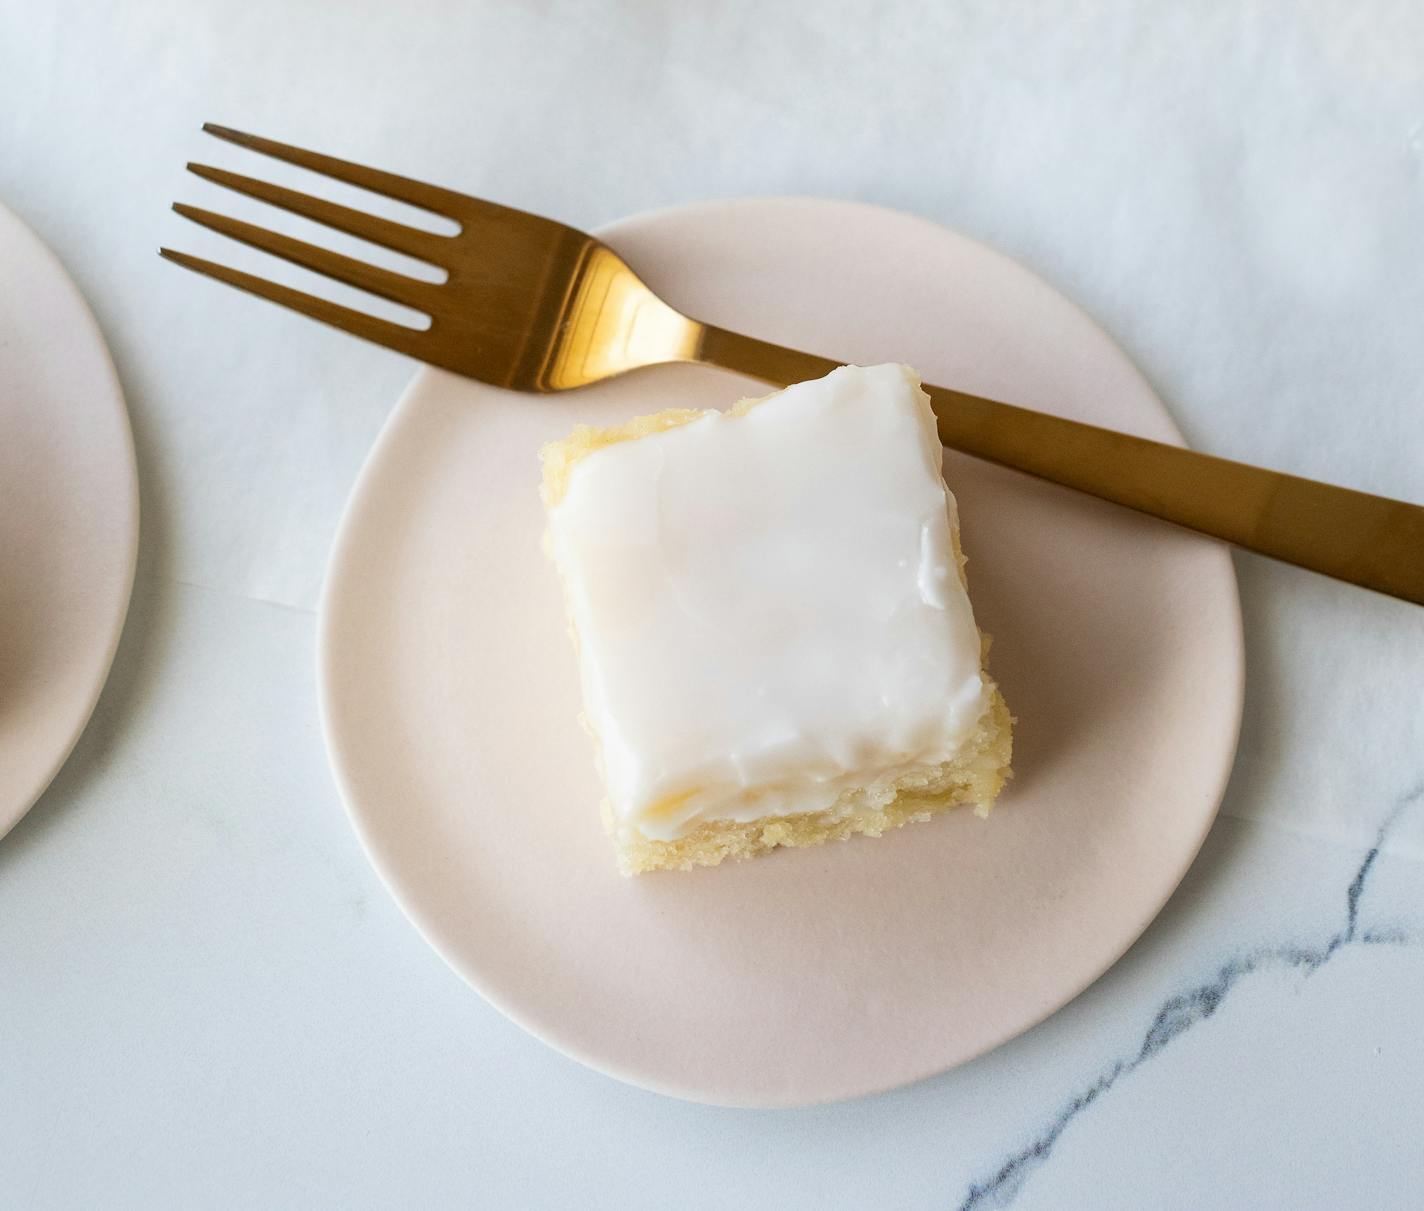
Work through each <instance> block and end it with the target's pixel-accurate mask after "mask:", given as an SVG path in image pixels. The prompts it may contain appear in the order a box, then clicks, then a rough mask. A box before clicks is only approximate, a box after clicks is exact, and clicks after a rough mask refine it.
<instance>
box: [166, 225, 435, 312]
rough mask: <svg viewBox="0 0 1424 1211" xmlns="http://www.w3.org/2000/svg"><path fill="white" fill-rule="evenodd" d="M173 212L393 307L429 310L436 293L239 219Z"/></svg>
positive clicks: (418, 283)
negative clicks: (379, 298)
mask: <svg viewBox="0 0 1424 1211" xmlns="http://www.w3.org/2000/svg"><path fill="white" fill-rule="evenodd" d="M173 209H174V210H176V211H177V212H178V213H179V214H181V215H182V216H183V217H184V218H185V219H191V220H192V221H193V222H194V223H197V224H199V225H200V226H203V227H208V228H211V229H212V230H213V231H216V232H218V233H220V234H221V235H225V236H229V237H231V238H232V239H234V240H241V241H242V243H244V244H250V245H251V246H252V247H253V248H260V249H261V250H262V251H263V252H270V253H271V254H272V255H273V256H278V257H281V258H282V259H283V260H284V261H291V262H292V264H294V265H300V266H302V268H303V269H311V270H314V271H315V272H317V273H321V274H325V275H326V276H327V277H329V278H335V279H336V280H337V281H338V282H345V283H346V284H347V285H348V286H355V287H356V288H357V289H358V290H365V291H367V292H369V293H370V294H376V295H379V296H380V297H381V298H383V299H390V300H391V301H392V302H395V303H404V304H405V305H406V306H407V307H419V308H423V309H425V310H429V309H430V306H431V304H432V303H433V302H434V297H433V296H434V293H435V292H436V291H437V290H438V289H439V287H438V286H436V285H434V284H433V283H431V282H421V281H417V280H416V279H415V278H408V277H406V276H405V274H403V273H392V272H391V271H390V270H389V269H381V268H379V267H377V266H375V265H368V264H367V263H366V262H365V261H358V260H356V259H355V258H354V257H349V256H343V255H342V254H341V253H339V252H332V251H331V250H330V249H327V248H320V247H318V246H317V245H316V244H308V243H307V242H306V241H305V240H294V239H293V238H292V237H291V236H287V235H280V234H278V233H277V232H275V231H268V230H267V229H266V228H265V227H257V226H254V225H253V224H251V223H244V222H243V221H242V220H241V219H231V218H228V217H227V215H222V214H216V213H214V212H213V211H211V210H204V209H202V208H201V207H199V206H189V205H187V204H186V203H183V202H174V203H173Z"/></svg>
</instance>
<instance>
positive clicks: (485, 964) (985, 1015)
mask: <svg viewBox="0 0 1424 1211" xmlns="http://www.w3.org/2000/svg"><path fill="white" fill-rule="evenodd" d="M605 234H606V237H607V239H608V241H609V243H610V244H612V245H613V246H614V247H615V248H616V249H618V250H619V251H620V252H622V253H623V254H624V255H625V256H626V257H627V258H628V260H629V262H630V263H631V264H632V265H633V267H634V268H635V269H636V270H638V271H639V272H640V273H641V274H642V275H643V276H644V277H645V278H646V280H647V281H648V282H649V283H650V284H651V285H652V287H653V288H654V289H655V290H657V291H658V292H659V293H661V294H663V295H664V296H665V297H666V298H668V299H669V300H671V301H672V302H673V303H675V304H676V305H677V306H679V307H682V308H685V309H686V310H687V311H689V312H690V313H691V314H693V315H696V316H699V317H702V318H705V319H708V320H711V321H713V322H716V323H718V324H723V325H728V326H730V327H733V328H737V329H741V330H743V331H745V332H750V333H755V334H757V335H759V336H762V337H766V338H769V339H771V340H774V341H780V342H784V343H786V344H789V345H793V346H798V347H802V348H805V349H810V350H814V351H816V352H819V353H824V354H828V355H831V356H834V357H838V358H840V359H843V360H846V361H855V362H862V363H864V362H878V361H887V360H900V361H905V362H908V363H910V364H911V365H913V366H915V367H916V368H918V369H919V370H920V371H921V372H922V374H923V375H924V377H925V378H926V379H928V380H932V381H935V382H939V383H945V384H948V385H951V386H955V387H960V388H964V389H967V390H969V391H972V392H977V393H980V394H984V395H990V396H996V397H999V398H1002V399H1007V400H1012V401H1015V402H1017V403H1022V404H1027V405H1029V406H1031V407H1036V408H1042V409H1045V410H1047V411H1052V412H1061V413H1063V414H1064V415H1068V416H1073V417H1078V418H1081V419H1083V420H1088V421H1092V422H1094V423H1098V424H1103V425H1110V426H1114V427H1117V428H1121V429H1127V430H1131V431H1134V432H1137V433H1141V434H1144V435H1146V436H1149V437H1153V438H1157V439H1159V440H1165V441H1173V442H1178V441H1180V440H1181V439H1180V435H1179V434H1178V432H1177V430H1176V428H1175V427H1174V426H1173V424H1172V422H1171V420H1170V419H1169V418H1168V416H1167V413H1166V411H1165V410H1164V409H1163V407H1162V404H1161V403H1160V402H1159V401H1158V399H1157V398H1156V396H1155V395H1154V394H1153V392H1152V390H1151V388H1150V387H1149V386H1148V384H1147V383H1146V382H1145V381H1144V379H1143V378H1142V376H1141V375H1140V374H1139V373H1138V372H1137V371H1136V370H1135V369H1134V368H1133V366H1132V365H1131V363H1130V362H1129V361H1128V360H1127V358H1126V357H1125V356H1124V355H1123V354H1122V352H1121V351H1120V350H1118V348H1117V347H1116V346H1115V345H1114V344H1113V343H1112V341H1111V340H1109V339H1108V337H1107V336H1106V335H1104V333H1103V332H1102V331H1101V330H1100V329H1099V328H1097V327H1096V326H1095V325H1094V324H1093V322H1092V321H1091V320H1090V319H1089V318H1088V317H1087V316H1086V315H1084V314H1083V313H1082V312H1081V311H1080V310H1078V308H1076V307H1075V306H1073V305H1072V304H1071V303H1069V302H1067V301H1066V300H1064V299H1063V298H1062V297H1061V296H1060V295H1058V294H1057V293H1055V292H1054V291H1053V290H1052V289H1051V288H1049V287H1048V286H1047V285H1045V284H1044V283H1043V282H1042V281H1041V280H1039V279H1038V278H1037V277H1035V276H1034V275H1032V274H1031V273H1029V272H1028V271H1026V270H1025V269H1023V268H1021V267H1020V266H1018V265H1016V264H1014V263H1013V262H1011V261H1009V260H1007V259H1005V258H1004V257H1002V256H1000V255H998V254H996V253H994V252H991V251H990V250H988V249H986V248H984V247H983V246H981V245H979V244H977V243H974V242H973V241H971V240H968V239H965V238H963V237H962V236H958V235H955V234H953V233H952V232H949V231H946V230H944V229H942V228H940V227H937V226H934V225H932V224H930V223H927V222H924V221H922V220H919V219H915V218H910V217H907V216H905V215H902V214H896V213H893V212H890V211H886V210H880V209H874V208H870V207H866V206H859V205H853V204H848V203H844V202H828V201H812V200H786V199H778V200H761V201H738V202H715V203H707V204H703V205H696V206H688V207H683V208H679V209H676V210H670V211H664V212H660V213H657V214H651V215H645V216H640V217H638V218H634V219H629V220H627V221H625V222H622V223H618V224H616V225H614V226H613V227H611V228H609V229H608V230H607V232H606V233H605ZM832 253H834V255H832ZM763 391H764V388H762V387H760V386H758V385H757V384H753V383H750V382H747V381H745V380H740V379H736V378H733V377H730V376H728V375H725V374H721V373H718V372H714V371H711V370H706V369H697V368H683V367H677V368H666V369H660V370H656V371H647V372H642V373H638V374H635V375H632V376H630V377H628V378H626V379H623V380H621V381H617V382H612V383H608V384H605V385H603V386H600V387H598V388H595V389H591V390H587V391H584V392H580V393H573V394H566V395H562V396H557V397H543V398H536V397H532V396H522V395H513V394H508V393H505V392H501V391H496V390H492V389H490V388H487V387H483V386H480V385H478V384H476V383H472V382H467V381H464V380H462V379H459V378H456V377H454V376H452V375H449V374H445V373H441V372H438V371H432V370H422V371H421V372H420V373H419V374H418V375H417V376H416V378H415V380H414V382H413V383H412V384H411V386H410V389H409V390H408V391H407V393H406V395H405V397H404V398H403V399H402V400H401V402H400V405H399V407H398V408H397V410H396V412H395V414H394V416H393V417H392V418H391V420H390V422H389V424H388V425H387V427H386V430H385V432H384V433H383V435H382V437H381V439H380V441H379V444H378V445H377V447H376V449H375V451H374V452H373V454H372V455H371V458H370V461H369V463H368V465H367V467H366V469H365V471H364V472H363V474H362V476H361V479H360V482H359V484H358V486H357V489H356V492H355V495H354V497H353V498H352V501H351V504H350V507H349V510H348V512H347V516H346V519H345V521H344V523H343V526H342V529H341V533H340V537H339V540H338V542H337V546H336V550H335V554H334V556H333V559H332V563H331V569H330V575H329V579H328V583H327V590H326V596H325V600H324V602H323V607H322V618H321V621H322V628H321V642H320V682H321V696H322V705H323V714H324V722H325V728H326V736H327V742H328V745H329V747H330V752H331V759H332V763H333V766H334V769H335V772H336V776H337V780H338V782H339V784H340V787H341V791H342V794H343V796H344V798H345V800H346V803H347V805H348V807H349V809H350V812H351V817H352V819H353V821H354V823H355V825H356V828H357V831H358V832H359V834H360V836H361V839H362V841H363V842H364V844H365V846H366V849H367V852H368V853H369V854H370V857H371V860H372V862H373V863H374V864H375V866H376V868H377V869H378V870H379V871H380V873H381V875H382V877H383V878H384V879H385V881H386V883H387V885H388V886H389V887H390V889H391V891H392V892H393V894H394V895H395V896H396V898H397V899H398V900H399V901H400V903H401V905H402V906H403V907H404V909H405V911H406V912H407V913H408V914H409V916H410V917H411V919H412V920H413V921H414V922H415V924H416V925H417V927H418V928H419V929H420V930H421V932H422V933H423V934H424V935H425V937H426V938H428V939H429V941H430V942H431V944H432V945H434V946H435V947H436V948H437V949H438V950H439V951H440V953H441V954H442V955H444V956H445V958H446V959H447V960H448V961H449V962H450V963H451V964H452V965H453V966H454V967H455V968H456V970H458V971H459V972H460V973H461V974H462V975H464V976H465V977H466V978H467V979H468V980H469V981H470V983H472V984H473V985H474V986H475V987H476V988H478V989H479V990H480V991H481V992H482V993H483V994H484V995H485V996H486V997H488V998H489V1000H490V1001H492V1002H493V1003H494V1004H495V1005H497V1006H499V1007H500V1008H501V1009H502V1010H503V1011H504V1012H506V1013H507V1014H508V1015H509V1016H510V1017H512V1018H514V1019H515V1020H516V1021H517V1022H519V1023H520V1024H522V1025H523V1026H524V1027H526V1028H527V1029H528V1030H530V1031H532V1032H533V1033H535V1034H536V1035H538V1036H539V1037H540V1038H542V1039H544V1040H546V1041H547V1042H549V1043H550V1044H552V1045H553V1046H555V1047H557V1048H559V1049H560V1050H562V1051H564V1052H566V1053H567V1054H569V1055H571V1056H574V1057H576V1058H577V1059H579V1060H582V1061H584V1062H585V1063H588V1064H591V1065H593V1066H594V1067H596V1068H599V1069H602V1070H603V1071H605V1072H608V1073H611V1074H613V1075H615V1076H617V1077H620V1078H622V1079H624V1080H627V1081H632V1082H635V1083H637V1084H639V1085H644V1086H646V1087H648V1088H651V1089H656V1090H661V1091H664V1092H666V1093H670V1094H675V1095H677V1096H681V1097H686V1098H692V1099H697V1100H702V1101H709V1102H720V1103H731V1104H737V1105H749V1106H750V1105H755V1106H786V1105H795V1104H800V1103H809V1102H818V1101H824V1100H829V1099H837V1098H846V1097H852V1096H855V1095H858V1094H865V1093H870V1092H872V1091H875V1090H882V1089H886V1088H889V1087H891V1086H895V1085H898V1084H901V1083H903V1082H907V1081H913V1080H915V1079H917V1078H920V1077H925V1076H928V1075H930V1074H932V1073H936V1072H940V1071H942V1070H944V1069H946V1068H949V1067H951V1066H952V1065H955V1064H958V1063H961V1062H962V1061H964V1060H967V1059H969V1058H971V1057H973V1056H975V1055H978V1054H980V1053H981V1052H983V1051H985V1050H987V1049H988V1048H991V1047H993V1046H995V1045H996V1044H998V1043H1002V1042H1003V1041H1004V1040H1006V1039H1009V1038H1011V1037H1013V1036H1014V1035H1016V1034H1018V1033H1019V1032H1020V1031H1022V1030H1024V1029H1026V1028H1027V1027H1029V1026H1032V1025H1033V1024H1034V1023H1036V1022H1038V1021H1040V1020H1041V1019H1043V1018H1044V1017H1046V1016H1047V1015H1049V1014H1051V1013H1052V1012H1053V1011H1054V1010H1055V1009H1057V1008H1058V1007H1059V1006H1061V1005H1063V1004H1064V1003H1065V1002H1066V1001H1068V1000H1069V999H1070V998H1071V997H1073V996H1074V995H1075V994H1076V993H1077V992H1078V991H1079V990H1081V989H1082V988H1083V987H1084V986H1085V985H1087V984H1088V983H1089V982H1090V981H1092V980H1093V979H1095V978H1096V977H1097V976H1098V975H1099V974H1101V973H1102V972H1103V971H1104V970H1105V969H1106V968H1107V967H1108V966H1109V965H1110V964H1111V963H1113V961H1114V960H1115V959H1117V957H1118V956H1119V955H1121V954H1122V953H1123V951H1124V950H1125V949H1126V948H1127V947H1128V946H1129V945H1130V944H1131V943H1132V941H1133V940H1134V939H1135V938H1136V937H1137V936H1138V935H1139V934H1140V933H1141V931H1142V930H1143V929H1144V928H1145V927H1146V925H1147V924H1148V922H1150V921H1151V920H1152V918H1153V917H1154V916H1155V915H1156V913H1157V912H1158V910H1159V909H1160V908H1161V907H1162V905H1163V903H1164V902H1165V901H1166V899H1167V898H1168V896H1169V895H1170V894H1171V893H1172V890H1173V889H1174V888H1175V887H1176V885H1177V883H1178V880H1180V879H1181V877H1182V875H1183V873H1184V872H1185V871H1186V869H1187V867H1188V865H1189V864H1190V863H1191V861H1192V858H1193V856H1194V855H1195V854H1196V852H1197V849H1198V847H1199V845H1200V844H1201V842H1202V839H1203V837H1204V835H1205V833H1206V831H1207V829H1208V827H1209V826H1210V824H1211V821H1212V818H1213V816H1214V814H1215V812H1216V808H1217V803H1218V800H1219V798H1220V796H1221V793H1222V789H1223V786H1224V784H1225V781H1226V777H1227V773H1228V771H1229V769H1230V766H1231V762H1232V756H1233V753H1234V750H1235V745H1236V737H1237V729H1238V724H1239V721H1240V714H1241V695H1242V638H1241V623H1240V615H1239V608H1238V602H1237V595H1236V582H1235V579H1234V575H1233V571H1232V565H1231V559H1230V557H1229V555H1228V553H1227V551H1226V550H1225V549H1224V548H1223V547H1221V546H1219V545H1217V544H1215V543H1212V542H1209V541H1206V540H1203V539H1200V538H1197V537H1194V536H1192V535H1190V534H1187V533H1184V532H1182V531H1179V530H1176V529H1173V528H1172V527H1170V526H1167V525H1163V524H1160V523H1157V522H1153V521H1150V520H1148V519H1146V518H1143V517H1139V516H1136V515H1134V514H1131V513H1128V512H1126V511H1123V510H1120V509H1117V508H1114V507H1112V506H1110V505H1105V504H1100V503H1098V502H1096V501H1093V500H1090V499H1088V498H1086V497H1081V496H1077V495H1074V494H1073V493H1071V492H1068V491H1065V490H1061V489H1058V488H1055V487H1051V486H1049V485H1046V484H1042V483H1038V482H1035V481H1033V480H1031V479H1028V478H1026V477H1023V476H1020V475H1017V474H1015V473H1013V472H1009V471H1004V470H1000V469H997V468H994V467H991V466H987V465H983V464H979V463H975V462H973V461H971V460H969V459H966V458H963V457H959V456H955V455H949V456H947V457H946V461H945V474H946V476H947V478H948V481H949V483H950V485H951V486H952V488H953V489H954V491H955V493H956V494H957V496H958V498H959V504H960V510H961V514H962V518H963V534H964V546H965V549H966V551H967V553H968V555H969V559H970V563H969V582H970V590H971V595H972V597H973V600H974V605H975V610H976V613H977V615H978V619H979V622H980V624H981V626H983V627H984V628H985V629H986V630H988V631H989V632H991V633H992V634H993V636H994V648H993V653H992V658H991V666H992V668H993V671H994V673H995V675H996V676H997V677H998V678H999V679H1000V681H1001V683H1002V685H1003V689H1004V693H1005V695H1006V697H1007V698H1008V701H1009V705H1010V707H1011V708H1012V709H1013V711H1014V712H1015V714H1016V715H1017V716H1018V720H1019V722H1018V727H1017V730H1016V736H1015V762H1014V764H1015V769H1016V776H1015V778H1014V781H1013V783H1012V784H1011V788H1010V789H1009V790H1008V791H1007V792H1006V793H1005V795H1004V796H1003V798H1002V800H1001V801H1000V805H999V807H998V809H997V810H996V811H995V812H994V814H993V815H992V816H991V817H990V818H989V819H988V820H981V819H978V818H976V817H975V816H974V815H973V814H972V813H971V812H969V811H960V812H956V813H953V814H950V815H948V816H945V817H942V818H938V819H935V820H934V821H932V822H930V823H927V824H920V825H915V826H912V827H909V828H906V829H903V830H901V831H899V832H896V833H893V834H890V835H887V836H886V837H884V838H883V839H880V840H869V839H865V838H856V839H852V840H850V841H847V842H844V843H838V844H832V845H828V846H823V847H820V848H816V849H808V850H782V851H778V852H777V853H775V854H773V855H771V856H769V857H766V858H762V859H759V860H756V861H753V862H746V863H741V864H734V865H727V866H723V867H719V868H716V869H703V870H698V871H695V872H692V873H686V874H682V873H660V874H655V875H649V876H644V877H642V878H638V879H633V880H627V879H623V878H620V877H619V875H618V873H617V871H616V869H615V867H614V861H613V853H612V850H611V848H610V846H609V843H608V841H607V839H606V838H605V837H604V835H603V831H602V828H601V826H600V823H599V813H598V802H599V798H600V789H599V783H598V779H597V776H596V774H595V772H594V764H593V755H592V751H591V748H590V743H589V740H588V738H587V737H586V736H585V735H584V733H583V732H582V731H581V730H580V728H579V724H578V714H579V710H580V702H579V686H578V676H577V672H576V666H575V660H574V654H573V651H572V649H571V647H570V645H569V639H568V636H567V634H566V631H565V621H564V612H563V605H562V602H561V599H560V592H559V587H558V584H557V582H556V580H555V576H554V572H553V570H552V568H551V567H550V566H549V565H548V563H547V562H546V560H545V558H544V555H543V553H542V552H541V550H540V535H541V532H542V530H543V524H544V523H543V513H542V509H541V506H540V501H539V492H538V482H539V466H538V459H537V452H538V448H539V446H540V444H541V443H542V442H545V441H547V440H549V439H551V438H554V437H559V436H562V435H564V434H566V433H567V432H568V431H569V429H570V428H571V427H572V426H573V425H575V424H577V423H579V422H587V423H591V424H595V425H598V424H610V423H615V422H618V421H621V420H624V419H626V418H628V417H630V416H633V415H636V414H638V413H643V412H652V411H655V410H657V409H660V408H665V407H669V406H672V405H677V406H683V407H686V406H691V407H709V406H723V407H725V406H726V405H728V404H730V403H731V402H732V401H734V400H735V399H736V398H737V397H738V396H741V395H745V394H751V393H762V392H763Z"/></svg>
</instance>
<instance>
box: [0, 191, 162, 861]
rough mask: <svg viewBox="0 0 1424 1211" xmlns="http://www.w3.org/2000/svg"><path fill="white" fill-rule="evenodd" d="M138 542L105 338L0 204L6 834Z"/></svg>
mask: <svg viewBox="0 0 1424 1211" xmlns="http://www.w3.org/2000/svg"><path fill="white" fill-rule="evenodd" d="M137 550H138V479H137V476H136V474H135V471H134V455H133V441H132V439H131V438H130V435H129V422H128V415H127V413H125V411H124V400H123V396H122V394H121V393H120V391H119V381H118V378H117V377H116V376H115V374H114V366H113V363H112V362H111V361H110V359H109V352H108V350H107V349H106V348H105V346H104V339H103V337H102V336H101V335H100V333H99V329H98V326H97V325H96V324H95V323H94V317H93V316H92V315H91V314H90V313H89V308H88V307H87V306H86V305H85V303H84V300H83V298H81V297H80V294H79V291H78V290H77V289H76V288H75V286H74V283H73V282H71V281H70V280H69V277H68V276H67V275H66V274H65V272H64V270H63V269H62V268H61V267H60V264H59V262H58V261H56V260H55V259H54V257H53V256H52V255H51V254H50V253H49V251H48V250H47V249H46V248H45V247H44V245H43V244H41V243H40V242H39V240H38V239H37V238H36V237H35V236H34V235H33V234H32V233H31V232H30V231H29V229H28V228H26V227H25V225H24V224H23V223H21V222H20V220H19V219H17V218H16V217H15V216H14V215H13V214H11V213H10V212H9V211H8V210H6V209H5V208H4V207H0V836H3V835H4V834H5V833H6V832H8V831H9V829H10V828H11V827H13V825H14V824H15V822H16V821H17V820H19V819H20V817H21V816H23V815H24V814H25V812H26V811H27V810H28V809H29V807H30V805H31V804H32V803H34V801H35V800H36V799H37V798H39V796H40V794H41V792H42V791H43V790H44V789H45V787H46V786H48V785H49V783H50V780H51V779H52V778H53V777H54V775H55V774H56V773H57V772H58V770H59V767H60V765H62V764H63V762H64V759H65V757H67V756H68V755H69V752H70V750H71V749H72V748H73V747H74V742H75V741H76V740H78V739H79V733H80V732H81V731H83V730H84V725H85V723H87V722H88V720H89V715H90V713H91V712H92V711H93V709H94V703H95V702H96V701H98V698H99V691H100V689H102V688H103V685H104V679H105V677H106V676H107V675H108V672H109V665H110V663H111V662H112V660H113V657H114V649H115V647H117V645H118V642H119V632H120V630H122V629H123V624H124V614H125V612H126V611H127V610H128V603H129V591H130V589H131V588H132V587H133V572H134V556H135V554H136V552H137Z"/></svg>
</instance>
